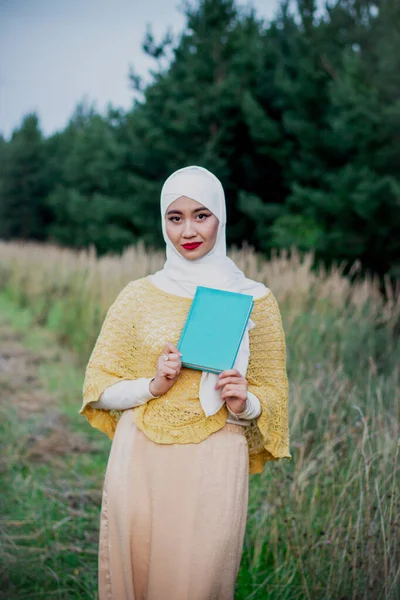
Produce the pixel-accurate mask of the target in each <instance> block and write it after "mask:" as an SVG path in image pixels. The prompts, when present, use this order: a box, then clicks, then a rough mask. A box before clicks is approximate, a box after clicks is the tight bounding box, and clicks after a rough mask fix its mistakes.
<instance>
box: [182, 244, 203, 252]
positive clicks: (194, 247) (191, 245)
mask: <svg viewBox="0 0 400 600" xmlns="http://www.w3.org/2000/svg"><path fill="white" fill-rule="evenodd" d="M202 243H203V242H190V243H188V244H182V248H185V250H195V249H196V248H198V247H199V246H201V244H202Z"/></svg>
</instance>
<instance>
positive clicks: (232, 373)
mask: <svg viewBox="0 0 400 600" xmlns="http://www.w3.org/2000/svg"><path fill="white" fill-rule="evenodd" d="M241 376H242V375H241V374H240V373H239V371H238V370H237V369H227V370H226V371H222V373H220V374H219V378H220V379H224V378H225V377H241Z"/></svg>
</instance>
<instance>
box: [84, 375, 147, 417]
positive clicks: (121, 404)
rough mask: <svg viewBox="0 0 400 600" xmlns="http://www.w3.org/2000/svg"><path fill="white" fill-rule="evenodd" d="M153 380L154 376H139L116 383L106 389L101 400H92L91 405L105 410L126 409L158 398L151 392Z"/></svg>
mask: <svg viewBox="0 0 400 600" xmlns="http://www.w3.org/2000/svg"><path fill="white" fill-rule="evenodd" d="M151 380H152V377H139V379H133V380H130V381H128V380H125V381H120V382H119V383H114V385H111V386H110V387H108V388H107V389H106V390H104V392H103V393H102V394H101V396H100V398H99V400H96V401H94V402H91V403H90V406H91V407H93V408H103V409H105V410H126V409H129V408H134V407H135V406H141V405H142V404H146V402H148V401H149V400H151V399H152V398H158V396H153V394H152V393H151V392H150V389H149V385H150V381H151Z"/></svg>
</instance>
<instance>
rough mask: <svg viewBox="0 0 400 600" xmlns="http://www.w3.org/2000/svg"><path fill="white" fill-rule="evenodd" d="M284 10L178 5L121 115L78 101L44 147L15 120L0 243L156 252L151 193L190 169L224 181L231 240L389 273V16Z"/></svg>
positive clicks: (301, 2) (394, 113)
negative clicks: (178, 22) (262, 14)
mask: <svg viewBox="0 0 400 600" xmlns="http://www.w3.org/2000/svg"><path fill="white" fill-rule="evenodd" d="M289 5H290V3H289V2H287V1H283V0H282V3H281V6H280V9H279V11H278V12H277V14H276V16H275V17H274V18H273V19H272V20H271V21H270V22H268V23H266V22H263V21H262V20H261V19H260V18H258V17H257V15H256V13H255V11H254V10H252V9H250V8H243V7H241V8H239V7H238V5H237V4H236V3H235V2H234V0H198V1H197V2H196V3H186V4H185V5H184V6H183V8H182V10H183V11H184V14H185V18H186V24H185V28H184V29H183V31H182V32H181V33H180V35H178V36H176V37H174V36H173V35H172V34H171V33H170V32H169V31H167V32H166V33H165V35H164V36H162V37H161V39H160V40H159V41H158V40H156V39H155V36H154V34H153V32H152V30H151V27H148V29H147V31H146V34H145V37H144V40H143V44H142V48H143V51H144V52H145V53H146V54H147V55H148V56H150V57H151V58H152V59H153V60H154V63H155V68H154V69H153V70H151V71H150V75H151V79H150V81H149V82H148V83H147V84H146V85H145V84H144V83H143V80H142V79H141V78H140V77H139V76H138V75H137V74H136V73H135V71H134V70H133V69H132V70H131V72H130V81H131V86H132V89H133V90H134V91H135V93H136V99H135V101H134V103H133V106H132V108H131V109H130V110H128V111H127V112H123V111H121V110H116V109H113V108H112V107H109V109H108V110H107V112H106V114H105V115H104V116H102V115H99V114H97V113H96V111H95V110H94V109H93V108H92V107H88V106H85V105H78V107H77V109H76V111H75V113H74V115H72V117H71V120H70V122H69V124H68V125H67V127H66V128H65V130H64V131H62V132H59V133H56V134H54V135H52V136H50V137H49V138H47V139H44V138H43V136H42V134H41V133H40V129H39V125H38V120H37V117H36V116H35V115H29V116H28V117H26V118H25V119H24V121H23V123H22V125H21V127H20V128H19V129H17V130H16V131H15V132H14V133H13V135H12V137H11V139H10V140H9V141H8V142H7V141H5V140H4V139H2V138H1V139H0V236H1V237H3V238H6V239H9V238H23V239H28V238H34V239H41V240H42V239H43V240H50V241H55V242H57V243H60V244H63V245H65V244H66V245H70V246H75V247H78V248H84V247H89V246H91V245H94V247H95V248H96V249H97V251H98V253H99V254H104V253H106V252H107V251H112V252H121V251H122V250H123V249H124V248H125V247H126V246H128V245H130V244H133V243H136V242H137V241H138V240H139V239H141V240H143V241H144V242H145V244H147V245H151V246H161V245H162V237H161V234H160V224H159V193H160V190H161V185H162V183H163V181H164V179H165V178H166V177H167V176H168V175H169V174H170V173H171V172H172V171H173V170H175V169H177V168H180V167H183V166H186V165H188V164H200V165H203V166H205V167H208V168H210V169H211V170H212V171H213V172H214V173H215V174H216V175H217V176H218V177H219V178H220V179H221V181H222V183H223V185H224V188H225V191H226V198H227V207H228V218H229V227H228V230H227V231H228V243H230V244H232V243H234V244H236V245H241V243H242V242H243V241H246V242H248V243H250V244H251V245H253V246H255V247H256V249H258V250H261V251H262V252H264V253H265V254H266V255H269V254H270V253H271V251H272V249H274V248H289V247H293V246H297V247H298V248H299V249H301V250H304V251H309V250H312V251H313V252H314V253H315V257H316V259H317V260H323V261H326V262H327V263H331V262H332V261H334V260H336V261H343V260H344V261H348V262H349V263H351V262H353V261H354V260H355V259H359V260H360V261H361V265H362V268H363V269H364V270H370V271H373V272H376V273H378V274H379V275H384V274H385V273H389V274H390V275H391V276H393V277H398V276H399V272H400V258H399V257H400V210H399V185H400V183H399V166H400V144H399V139H400V136H399V132H400V102H399V91H400V41H399V40H400V36H399V35H398V23H399V21H400V5H399V3H398V2H397V1H396V0H380V1H379V2H378V3H375V4H374V3H371V2H370V0H335V1H334V2H330V3H327V5H326V6H325V8H324V9H323V10H322V12H321V7H319V10H318V12H317V3H316V2H315V1H314V0H298V2H297V7H296V10H290V9H289ZM155 224H157V225H156V226H155ZM348 268H350V266H349V267H348Z"/></svg>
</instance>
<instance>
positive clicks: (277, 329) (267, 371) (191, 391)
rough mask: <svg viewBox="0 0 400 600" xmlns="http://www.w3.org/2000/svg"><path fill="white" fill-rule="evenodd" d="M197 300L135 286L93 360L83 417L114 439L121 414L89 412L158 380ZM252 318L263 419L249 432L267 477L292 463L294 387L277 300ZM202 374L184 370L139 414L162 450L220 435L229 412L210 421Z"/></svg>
mask: <svg viewBox="0 0 400 600" xmlns="http://www.w3.org/2000/svg"><path fill="white" fill-rule="evenodd" d="M191 302H192V299H191V298H184V297H181V296H175V295H173V294H169V293H167V292H163V291H161V290H159V289H158V288H157V287H155V286H154V284H153V283H152V282H151V281H150V279H149V278H148V277H145V278H142V279H138V280H136V281H132V282H131V283H129V284H128V285H127V286H126V287H125V288H124V289H123V290H122V291H121V293H120V294H119V296H118V297H117V299H116V300H115V302H114V303H113V304H112V306H111V307H110V309H109V310H108V313H107V316H106V318H105V320H104V323H103V326H102V328H101V331H100V334H99V337H98V339H97V341H96V344H95V346H94V348H93V352H92V354H91V356H90V359H89V362H88V365H87V368H86V374H85V381H84V385H83V404H82V407H81V409H80V411H79V412H80V413H81V414H83V415H84V416H85V417H86V418H87V419H88V421H89V423H90V424H91V425H92V426H93V427H96V428H98V429H100V430H101V431H103V432H104V433H106V434H107V435H108V436H109V437H110V438H112V437H113V435H114V431H115V428H116V425H117V422H118V419H119V417H120V416H121V411H116V410H103V409H95V408H93V407H91V406H88V404H89V403H90V402H93V401H96V400H98V399H99V397H100V396H101V394H102V393H103V392H104V390H105V389H106V388H108V387H109V386H111V385H113V384H115V383H118V382H119V381H122V380H125V379H137V378H139V377H153V376H154V374H155V372H156V367H157V358H158V357H159V356H160V354H161V353H162V348H163V345H164V343H165V342H166V341H170V342H172V343H173V344H177V343H178V340H179V336H180V333H181V331H182V328H183V324H184V322H185V320H186V317H187V314H188V312H189V308H190V305H191ZM251 318H252V320H253V321H254V323H255V325H256V327H254V328H253V329H251V330H250V333H249V335H250V361H249V366H248V370H247V374H246V378H247V381H248V384H249V385H248V389H249V391H251V392H253V394H255V395H256V396H257V398H258V399H259V400H260V403H261V408H262V412H261V415H260V416H259V417H258V418H257V419H254V421H252V422H251V423H250V425H249V426H246V428H245V430H246V437H247V442H248V448H249V471H250V473H260V472H261V471H262V470H263V467H264V464H265V462H266V461H268V460H276V459H278V458H291V455H290V453H289V435H288V413H287V400H288V380H287V376H286V347H285V338H284V333H283V329H282V321H281V316H280V312H279V308H278V304H277V301H276V299H275V298H274V296H273V294H272V292H271V291H270V290H268V293H267V294H266V295H265V296H264V297H262V298H260V299H256V300H255V303H254V308H253V311H252V313H251ZM200 377H201V372H200V371H195V370H193V369H186V368H182V370H181V373H180V375H179V377H178V379H177V381H176V382H175V384H174V385H173V386H172V388H171V389H170V390H169V391H168V392H167V393H166V394H163V395H162V396H160V397H159V398H155V399H152V400H150V401H149V402H148V403H147V404H145V405H142V406H137V407H135V408H134V409H133V419H134V422H135V424H136V426H137V427H138V428H139V429H141V430H142V431H143V432H144V433H145V434H146V436H147V437H148V438H149V439H151V440H153V441H154V442H157V443H159V444H176V443H177V444H189V443H198V442H201V441H202V440H204V439H206V438H207V437H208V436H209V435H210V434H212V433H214V432H215V431H218V430H219V429H221V428H222V427H223V426H224V424H225V422H226V418H227V416H228V411H227V409H226V406H225V405H223V406H222V407H221V409H220V410H219V411H218V412H217V413H216V414H215V415H213V416H211V417H206V416H205V414H204V412H203V409H202V407H201V404H200V399H199V385H200Z"/></svg>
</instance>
